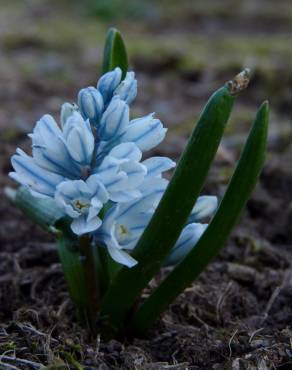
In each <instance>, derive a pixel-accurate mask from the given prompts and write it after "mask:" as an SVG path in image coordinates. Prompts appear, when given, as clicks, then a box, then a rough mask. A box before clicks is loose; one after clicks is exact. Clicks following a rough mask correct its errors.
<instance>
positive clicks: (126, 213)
mask: <svg viewBox="0 0 292 370" xmlns="http://www.w3.org/2000/svg"><path fill="white" fill-rule="evenodd" d="M136 94H137V81H136V79H135V75H134V73H133V72H128V73H127V74H126V77H125V78H124V79H123V80H122V71H121V70H120V68H116V69H115V70H113V71H111V72H108V73H106V74H104V75H103V76H102V77H101V78H100V79H99V81H98V83H97V86H96V88H95V87H87V88H84V89H82V90H81V91H80V92H79V94H78V104H70V103H65V104H63V106H62V109H61V115H60V123H61V125H60V126H59V125H58V124H57V123H56V121H55V120H54V118H53V117H52V116H50V115H44V116H43V117H42V118H41V119H40V120H39V121H38V122H37V124H36V126H35V128H34V130H33V133H32V134H30V135H29V136H30V138H31V140H32V156H29V155H27V154H26V153H24V152H23V151H22V150H21V149H17V154H15V155H14V156H13V157H12V166H13V168H14V172H11V173H10V176H11V177H12V178H13V179H14V180H16V181H17V182H19V183H20V184H22V185H24V186H26V187H28V188H29V189H30V191H31V193H32V195H34V196H37V197H50V198H53V199H54V200H55V202H56V205H57V206H58V207H59V208H60V209H62V210H63V211H64V214H66V215H67V216H69V217H70V218H71V219H72V223H71V228H72V231H73V232H74V233H75V234H77V235H83V234H88V233H90V234H91V235H92V239H93V241H94V242H96V243H97V244H98V245H100V246H106V247H107V249H108V252H109V254H110V255H111V257H112V258H113V259H114V260H115V261H117V262H118V263H121V264H124V265H126V266H129V267H131V266H134V265H135V264H136V263H137V261H136V260H134V259H133V257H131V255H130V253H131V251H132V250H133V249H134V247H135V245H136V243H137V241H138V239H139V237H140V236H141V234H142V233H143V230H144V229H145V227H146V226H147V224H148V222H149V221H150V219H151V217H152V215H153V213H154V211H155V209H156V207H157V205H158V203H159V200H160V198H161V197H162V195H163V193H164V191H165V189H166V187H167V184H168V181H167V180H166V179H164V178H163V177H162V173H163V172H165V171H168V170H170V169H172V168H173V167H174V166H175V163H174V162H173V161H172V160H170V159H169V158H166V157H151V158H148V159H146V160H142V153H143V152H145V151H148V150H150V149H152V148H154V147H155V146H157V145H158V144H159V143H160V142H161V141H162V140H163V139H164V137H165V134H166V129H165V128H164V127H163V125H162V123H161V121H160V120H159V119H157V118H155V116H154V114H149V115H147V116H145V117H142V118H137V119H133V120H130V115H129V104H131V103H132V101H133V100H134V99H135V97H136ZM216 207H217V199H216V197H212V196H205V197H200V198H199V199H198V201H197V203H196V205H195V207H194V209H193V212H192V215H191V216H190V219H189V221H188V224H187V225H186V227H185V228H184V230H183V232H182V234H181V236H180V238H179V239H178V241H177V243H176V245H175V247H174V248H173V250H172V252H171V255H170V256H169V257H168V259H167V261H166V264H173V263H176V262H177V261H179V260H180V259H181V258H182V257H183V256H184V255H185V254H186V253H187V252H188V251H189V250H190V248H192V247H193V246H194V244H195V243H196V241H197V240H198V239H199V237H200V236H201V234H202V233H203V231H204V229H205V228H206V225H204V224H200V223H198V221H199V220H200V219H202V218H204V217H206V216H208V215H210V214H212V212H213V211H214V210H215V209H216Z"/></svg>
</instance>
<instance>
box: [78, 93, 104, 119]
mask: <svg viewBox="0 0 292 370" xmlns="http://www.w3.org/2000/svg"><path fill="white" fill-rule="evenodd" d="M78 106H79V109H80V113H81V114H82V117H83V118H84V119H85V120H87V119H89V122H90V123H91V124H92V125H98V123H99V120H100V117H101V115H102V113H103V110H104V102H103V97H102V95H101V93H100V92H99V91H98V90H97V89H96V88H95V87H92V86H89V87H86V88H84V89H82V90H80V91H79V94H78Z"/></svg>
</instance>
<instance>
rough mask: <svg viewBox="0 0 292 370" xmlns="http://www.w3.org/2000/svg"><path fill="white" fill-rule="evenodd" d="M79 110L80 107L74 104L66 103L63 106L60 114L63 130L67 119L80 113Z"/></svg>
mask: <svg viewBox="0 0 292 370" xmlns="http://www.w3.org/2000/svg"><path fill="white" fill-rule="evenodd" d="M78 111H79V108H78V105H77V104H75V103H73V104H71V103H64V104H62V107H61V114H60V122H61V127H62V128H63V127H64V126H65V123H66V121H67V119H68V118H69V117H70V116H71V115H72V114H73V113H74V112H78Z"/></svg>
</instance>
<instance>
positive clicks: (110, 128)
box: [97, 96, 129, 141]
mask: <svg viewBox="0 0 292 370" xmlns="http://www.w3.org/2000/svg"><path fill="white" fill-rule="evenodd" d="M128 125H129V107H128V105H127V104H126V103H125V102H124V101H123V100H121V99H120V97H119V96H115V97H113V99H112V100H111V102H110V104H109V105H108V107H107V109H106V110H105V112H104V113H103V115H102V118H101V121H100V124H99V126H98V129H97V130H98V139H99V140H101V141H110V140H112V141H114V140H116V139H117V138H119V137H120V136H121V134H123V133H124V132H125V131H126V129H127V127H128Z"/></svg>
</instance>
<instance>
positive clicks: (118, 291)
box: [102, 84, 234, 332]
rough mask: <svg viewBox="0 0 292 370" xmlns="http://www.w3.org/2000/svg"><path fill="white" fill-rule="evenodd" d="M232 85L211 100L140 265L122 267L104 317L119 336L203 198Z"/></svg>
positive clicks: (141, 250) (139, 255)
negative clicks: (194, 208)
mask: <svg viewBox="0 0 292 370" xmlns="http://www.w3.org/2000/svg"><path fill="white" fill-rule="evenodd" d="M229 86H230V84H229V85H227V86H224V87H222V88H221V89H219V90H218V91H216V92H215V93H214V94H213V95H212V97H211V98H210V99H209V101H208V103H207V105H206V107H205V109H204V111H203V113H202V115H201V117H200V119H199V122H198V124H197V126H196V127H195V129H194V131H193V133H192V135H191V138H190V140H189V142H188V144H187V147H186V148H185V150H184V152H183V154H182V157H181V159H180V161H179V164H178V166H177V168H176V171H175V173H174V175H173V177H172V180H171V182H170V184H169V186H168V188H167V190H166V192H165V194H164V196H163V198H162V200H161V202H160V204H159V206H158V208H157V210H156V212H155V214H154V215H153V217H152V219H151V221H150V223H149V225H148V226H147V228H146V229H145V231H144V233H143V235H142V237H141V238H140V240H139V242H138V244H137V246H136V248H135V250H134V252H133V254H132V255H133V257H134V258H135V259H137V260H138V264H137V265H136V266H135V267H133V268H131V269H128V268H127V267H123V268H122V269H121V270H120V271H119V272H118V273H117V274H116V276H115V277H114V279H113V281H112V284H111V285H110V288H109V291H108V292H107V294H106V296H105V298H104V301H103V305H102V314H103V315H104V316H106V317H107V318H108V322H109V323H110V325H111V328H108V330H109V331H112V332H115V331H117V330H119V329H120V327H121V325H122V323H123V321H124V319H125V317H126V315H127V313H128V311H129V310H130V309H131V307H132V306H133V304H134V302H135V300H136V299H137V297H138V296H139V294H141V291H142V290H143V288H145V286H146V285H147V284H148V283H149V281H150V280H151V279H152V278H153V276H154V275H155V274H156V273H157V272H158V271H159V268H160V267H161V265H162V263H163V261H164V259H165V257H166V256H167V255H168V254H169V252H170V250H171V248H172V247H173V245H174V244H175V242H176V240H177V239H178V237H179V235H180V232H181V230H182V228H183V226H184V224H185V222H186V220H187V218H188V216H189V214H190V212H191V210H192V208H193V205H194V203H195V201H196V199H197V197H198V196H199V194H200V191H201V189H202V187H203V184H204V182H205V179H206V176H207V173H208V170H209V167H210V165H211V163H212V160H213V158H214V156H215V154H216V151H217V148H218V146H219V143H220V139H221V137H222V135H223V131H224V128H225V125H226V123H227V121H228V118H229V115H230V112H231V109H232V106H233V102H234V95H233V94H231V92H230V87H229Z"/></svg>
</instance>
